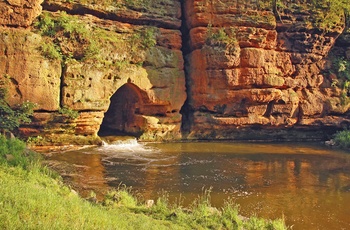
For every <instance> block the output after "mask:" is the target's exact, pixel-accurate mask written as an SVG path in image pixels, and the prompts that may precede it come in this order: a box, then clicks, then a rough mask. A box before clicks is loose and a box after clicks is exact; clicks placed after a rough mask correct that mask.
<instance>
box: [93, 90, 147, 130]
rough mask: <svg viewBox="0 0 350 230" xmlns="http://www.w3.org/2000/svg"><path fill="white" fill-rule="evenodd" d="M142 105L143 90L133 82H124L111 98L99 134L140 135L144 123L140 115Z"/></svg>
mask: <svg viewBox="0 0 350 230" xmlns="http://www.w3.org/2000/svg"><path fill="white" fill-rule="evenodd" d="M142 106H143V99H142V96H141V90H140V89H139V88H138V87H137V86H136V85H134V84H132V83H126V84H124V85H123V86H122V87H120V88H119V89H118V90H117V91H116V92H115V93H114V94H113V95H112V97H111V98H110V105H109V108H108V110H107V111H106V113H105V115H104V118H103V121H102V124H101V127H100V130H99V132H98V135H99V136H119V135H133V136H140V135H141V134H142V126H143V123H144V121H143V118H142V116H141V115H140V112H141V110H142Z"/></svg>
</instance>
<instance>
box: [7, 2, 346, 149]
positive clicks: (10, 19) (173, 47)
mask: <svg viewBox="0 0 350 230" xmlns="http://www.w3.org/2000/svg"><path fill="white" fill-rule="evenodd" d="M95 2H96V1H92V0H87V1H84V3H82V2H80V1H64V0H62V1H50V0H48V1H44V2H43V3H42V1H40V0H38V1H34V0H33V1H32V0H11V1H10V0H8V1H2V2H0V12H1V14H0V15H1V16H0V26H2V27H1V28H0V60H1V62H0V77H2V78H4V79H6V81H5V82H6V87H7V89H8V92H9V93H8V97H7V98H6V101H7V102H8V103H9V104H10V105H12V106H15V105H16V104H18V103H22V102H25V101H27V100H28V101H31V102H34V103H36V104H37V107H36V112H35V115H34V117H33V122H32V123H31V124H27V125H23V126H21V127H20V129H19V131H20V134H21V135H22V136H24V137H32V138H31V139H32V141H33V142H34V144H59V145H62V144H72V143H73V144H96V143H99V142H100V138H99V136H101V135H120V134H124V135H125V134H127V135H130V134H131V135H134V136H137V137H138V138H139V139H141V140H145V141H150V140H152V141H153V140H178V139H181V138H188V139H244V140H306V139H323V138H326V136H327V135H328V134H330V133H333V132H334V131H335V130H337V129H339V128H343V127H346V126H347V125H348V124H349V122H350V121H349V119H348V117H347V112H348V109H349V103H347V102H344V100H343V99H342V94H343V93H344V90H342V89H341V87H333V86H334V84H335V82H336V80H337V78H338V76H337V75H336V74H328V73H329V72H331V71H330V70H331V68H332V67H331V66H332V64H331V62H332V60H331V58H330V56H329V53H330V52H331V51H332V50H333V51H334V50H336V51H335V52H336V53H341V54H342V56H343V57H345V58H347V60H350V52H349V48H348V47H349V44H350V42H348V40H347V39H346V34H345V33H343V34H342V35H341V37H340V39H338V37H339V35H340V34H341V33H342V31H343V29H344V28H343V26H342V25H340V26H338V27H335V28H333V30H332V31H331V32H327V33H326V32H322V30H320V29H318V28H315V27H312V26H310V25H309V24H308V21H309V20H310V17H311V16H310V14H308V13H307V12H300V11H297V10H293V8H292V6H290V7H288V5H287V8H286V9H288V10H280V11H279V12H275V13H273V10H271V6H268V5H267V6H266V5H265V6H264V5H262V3H263V2H264V1H255V0H252V1H244V3H243V2H239V1H228V0H221V1H211V0H209V1H208V0H188V1H187V0H186V1H180V0H156V1H143V2H142V4H140V3H141V1H116V2H114V3H112V4H106V3H105V1H101V2H99V3H95ZM257 2H259V4H258V3H257ZM41 3H42V6H43V9H44V11H43V12H42V11H41V5H40V4H41ZM285 4H288V3H285ZM290 4H291V3H290ZM182 11H183V12H182ZM62 12H63V13H62ZM38 15H40V19H36V21H35V23H34V19H35V18H36V17H37V16H38ZM45 23H46V24H45ZM52 25H54V26H52ZM336 42H337V43H336ZM335 44H338V45H335ZM185 73H186V76H185ZM186 98H187V100H186ZM185 100H186V102H185ZM74 113H77V115H78V116H77V117H76V116H75V115H74ZM181 127H182V128H181Z"/></svg>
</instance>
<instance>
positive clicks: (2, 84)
mask: <svg viewBox="0 0 350 230" xmlns="http://www.w3.org/2000/svg"><path fill="white" fill-rule="evenodd" d="M8 78H9V77H8V76H5V77H4V79H0V131H2V132H5V131H13V130H14V129H16V128H18V127H19V126H20V124H22V123H29V122H30V121H31V119H30V117H31V116H32V115H33V113H34V108H35V106H36V104H34V103H32V102H29V101H27V102H24V103H22V104H19V105H17V106H16V107H15V108H11V107H10V106H9V105H8V104H7V102H6V101H5V99H6V96H7V93H8V92H7V89H6V86H7V80H8Z"/></svg>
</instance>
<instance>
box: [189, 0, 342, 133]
mask: <svg viewBox="0 0 350 230" xmlns="http://www.w3.org/2000/svg"><path fill="white" fill-rule="evenodd" d="M255 2H256V1H251V2H249V1H248V2H245V3H240V2H236V1H205V0H203V1H201V0H191V1H186V5H185V10H186V14H185V16H186V21H187V27H188V29H189V36H190V42H189V49H190V53H189V54H188V56H187V60H188V65H187V73H188V83H187V84H188V106H187V108H186V111H187V113H188V114H189V115H188V117H187V119H188V120H187V121H184V122H185V128H186V129H187V132H188V136H187V137H188V138H195V139H197V138H200V139H217V138H219V139H245V140H280V139H281V140H308V139H322V138H325V134H326V133H327V131H329V132H328V133H332V132H334V128H336V127H341V126H347V124H348V122H349V120H348V119H347V117H346V116H345V117H344V116H342V115H341V114H344V113H345V112H346V111H347V110H348V108H349V105H348V104H342V103H341V101H340V99H339V96H340V90H339V89H336V88H335V87H331V82H330V80H329V79H328V76H327V75H324V74H322V70H324V69H325V68H326V67H325V58H326V57H327V55H328V53H329V51H330V49H331V48H332V47H333V45H334V43H335V40H336V38H337V37H338V36H339V34H340V33H341V32H342V29H343V27H342V26H340V27H339V28H335V29H334V31H332V33H325V32H322V31H320V30H318V29H317V28H309V29H307V28H308V26H307V22H308V21H307V20H310V15H307V16H308V18H306V16H305V15H303V14H298V13H295V12H292V11H289V12H288V13H284V12H281V13H280V15H279V16H280V17H281V18H282V21H279V20H277V19H276V18H275V16H276V15H274V13H273V12H272V11H271V10H264V9H263V8H262V9H256V8H255V7H254V6H256V4H255ZM301 28H302V29H301ZM220 36H221V37H220ZM186 123H187V124H186ZM308 131H310V132H308Z"/></svg>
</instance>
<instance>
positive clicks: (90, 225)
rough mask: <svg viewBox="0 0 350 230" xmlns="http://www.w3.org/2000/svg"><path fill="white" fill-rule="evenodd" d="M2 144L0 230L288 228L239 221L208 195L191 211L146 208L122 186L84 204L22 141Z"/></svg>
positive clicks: (163, 204)
mask: <svg viewBox="0 0 350 230" xmlns="http://www.w3.org/2000/svg"><path fill="white" fill-rule="evenodd" d="M0 142H1V143H0V144H1V145H0V146H1V149H0V159H1V161H0V229H287V228H286V227H285V224H284V222H283V221H282V220H275V221H271V220H264V219H261V218H257V217H252V218H246V219H243V218H241V217H240V216H239V215H238V211H239V208H238V206H237V205H234V204H233V203H230V202H227V204H226V205H225V207H223V208H222V209H220V210H218V209H216V208H213V207H211V205H210V191H209V190H207V191H205V192H204V194H203V196H201V197H199V198H198V199H197V200H195V201H194V202H193V204H192V206H191V207H190V208H189V209H184V208H182V207H181V205H179V204H177V205H170V204H169V203H168V200H167V196H166V195H164V196H162V197H160V198H159V199H158V200H157V201H156V202H155V204H154V205H153V206H151V207H147V206H146V205H145V202H144V201H140V200H138V199H137V198H136V197H135V196H132V195H131V193H130V190H129V189H128V188H126V187H121V188H119V189H118V190H116V191H111V192H109V193H108V194H106V197H105V199H104V200H103V201H102V202H97V203H92V202H88V201H86V200H84V199H82V198H81V197H79V196H78V195H77V194H76V193H75V192H73V191H72V190H70V189H69V188H68V187H67V186H65V185H64V184H63V183H62V180H60V177H59V176H58V175H57V174H55V173H53V172H52V171H51V170H49V169H47V168H46V167H43V166H42V165H41V164H40V157H38V156H37V155H36V154H35V153H29V151H27V150H26V147H25V145H24V143H23V142H21V141H19V140H17V139H11V140H7V139H5V138H4V137H3V136H1V135H0ZM14 159H18V160H14Z"/></svg>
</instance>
